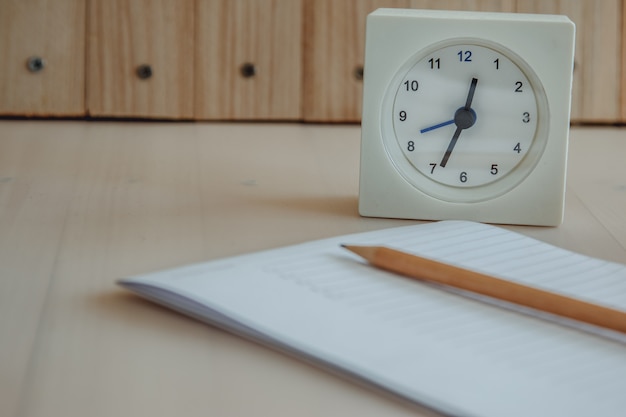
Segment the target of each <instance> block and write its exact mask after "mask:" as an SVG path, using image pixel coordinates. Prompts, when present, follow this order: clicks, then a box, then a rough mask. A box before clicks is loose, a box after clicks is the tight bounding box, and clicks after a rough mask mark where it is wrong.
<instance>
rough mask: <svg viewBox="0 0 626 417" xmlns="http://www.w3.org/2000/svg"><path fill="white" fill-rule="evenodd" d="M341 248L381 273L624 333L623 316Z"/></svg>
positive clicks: (407, 258) (467, 274)
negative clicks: (502, 301)
mask: <svg viewBox="0 0 626 417" xmlns="http://www.w3.org/2000/svg"><path fill="white" fill-rule="evenodd" d="M343 247H344V248H346V249H348V250H349V251H351V252H354V253H356V254H357V255H359V256H361V257H363V258H364V259H366V260H367V261H368V262H369V263H370V264H372V265H373V266H376V267H378V268H381V269H385V270H388V271H392V272H395V273H397V274H401V275H404V276H406V277H409V278H415V279H419V280H424V281H430V282H435V283H438V284H444V285H448V286H451V287H455V288H459V289H462V290H467V291H472V292H474V293H477V294H482V295H486V296H489V297H493V298H496V299H499V300H504V301H508V302H511V303H514V304H518V305H521V306H525V307H531V308H534V309H536V310H540V311H544V312H548V313H551V314H556V315H559V316H562V317H567V318H570V319H574V320H578V321H581V322H584V323H589V324H593V325H596V326H600V327H604V328H608V329H611V330H616V331H619V332H623V333H626V312H624V311H620V310H616V309H613V308H610V307H604V306H601V305H597V304H593V303H589V302H586V301H583V300H579V299H575V298H571V297H568V296H564V295H560V294H556V293H553V292H550V291H546V290H542V289H539V288H534V287H529V286H526V285H523V284H518V283H515V282H511V281H507V280H504V279H500V278H496V277H492V276H489V275H485V274H482V273H480V272H475V271H470V270H467V269H463V268H459V267H456V266H453V265H448V264H445V263H441V262H438V261H434V260H432V259H426V258H422V257H419V256H415V255H411V254H408V253H405V252H401V251H398V250H395V249H390V248H387V247H382V246H351V245H344V246H343Z"/></svg>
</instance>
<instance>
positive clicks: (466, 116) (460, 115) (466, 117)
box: [439, 78, 478, 167]
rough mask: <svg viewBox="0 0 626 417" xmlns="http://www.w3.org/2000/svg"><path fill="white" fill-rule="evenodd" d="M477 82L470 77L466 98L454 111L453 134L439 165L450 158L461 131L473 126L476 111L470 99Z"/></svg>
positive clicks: (445, 162) (444, 163)
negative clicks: (463, 104) (454, 128)
mask: <svg viewBox="0 0 626 417" xmlns="http://www.w3.org/2000/svg"><path fill="white" fill-rule="evenodd" d="M477 84H478V79H477V78H472V82H471V84H470V89H469V92H468V93H467V99H466V100H465V106H463V107H461V108H459V109H458V110H457V111H456V112H455V113H454V119H453V121H454V124H456V130H455V131H454V135H453V136H452V139H451V140H450V143H449V144H448V149H446V153H445V154H444V155H443V158H442V159H441V163H439V165H440V166H442V167H445V166H446V164H447V163H448V159H450V155H451V154H452V151H453V150H454V147H455V146H456V142H457V140H458V139H459V136H460V135H461V132H462V131H463V130H465V129H468V128H470V127H472V126H474V123H476V112H474V110H472V101H473V100H474V92H475V91H476V85H477Z"/></svg>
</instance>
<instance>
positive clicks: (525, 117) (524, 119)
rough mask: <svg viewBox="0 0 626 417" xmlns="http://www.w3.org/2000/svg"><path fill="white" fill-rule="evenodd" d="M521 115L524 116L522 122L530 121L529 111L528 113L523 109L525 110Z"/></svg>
mask: <svg viewBox="0 0 626 417" xmlns="http://www.w3.org/2000/svg"><path fill="white" fill-rule="evenodd" d="M522 116H524V117H523V118H522V122H524V123H528V122H530V113H528V112H527V111H525V112H524V113H523V114H522Z"/></svg>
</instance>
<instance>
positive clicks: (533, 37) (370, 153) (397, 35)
mask: <svg viewBox="0 0 626 417" xmlns="http://www.w3.org/2000/svg"><path fill="white" fill-rule="evenodd" d="M574 36H575V26H574V23H573V22H572V21H570V20H569V19H568V18H567V17H565V16H556V15H531V14H513V13H482V12H454V11H434V10H414V9H411V10H408V9H378V10H376V11H375V12H373V13H371V14H370V15H369V16H368V18H367V30H366V43H365V67H364V68H365V69H364V88H363V115H362V122H361V127H362V134H361V172H360V185H359V213H360V214H361V215H362V216H369V217H390V218H403V219H417V220H448V219H463V220H474V221H480V222H488V223H504V224H525V225H537V226H557V225H559V224H561V222H562V221H563V214H564V202H565V176H566V165H567V145H568V136H569V120H570V105H571V88H572V72H573V65H574ZM455 38H460V39H462V38H468V39H485V40H487V41H490V42H496V43H498V44H500V45H502V46H503V47H504V48H507V49H509V50H511V51H513V52H514V53H515V54H517V55H518V56H519V57H520V58H522V59H523V60H524V61H525V62H526V64H528V66H530V67H531V68H532V69H533V70H534V72H535V74H536V75H537V77H538V79H539V80H540V81H541V83H542V85H543V89H544V91H545V94H546V99H547V103H548V114H549V120H548V121H547V122H548V127H547V134H548V135H549V136H548V139H547V143H546V146H545V149H544V151H543V153H542V155H541V156H540V158H539V160H538V162H537V164H536V166H535V168H534V169H533V170H532V171H531V172H530V174H528V176H527V177H526V178H525V179H524V180H523V181H521V182H520V183H519V184H517V185H516V186H515V187H514V188H512V189H511V190H509V191H508V192H506V193H504V194H501V195H498V196H496V197H494V198H490V199H485V200H482V201H478V202H472V203H459V202H450V201H444V200H441V199H438V198H434V197H432V196H430V195H428V194H427V193H425V192H423V191H420V190H419V189H417V188H416V187H415V186H413V185H412V184H410V183H409V182H408V181H407V180H406V179H405V178H404V177H403V176H402V175H401V174H400V172H399V171H398V169H397V168H396V166H395V165H394V163H393V161H392V159H391V158H390V156H389V153H388V151H387V149H386V148H385V145H384V141H383V138H382V135H383V134H389V133H388V132H385V131H384V129H383V126H382V125H383V123H382V118H383V117H391V113H390V114H388V115H387V114H382V107H383V99H384V97H385V95H386V93H387V89H388V88H390V82H391V80H393V79H394V77H395V76H396V73H397V71H398V70H399V69H400V68H401V67H403V66H404V65H405V64H406V62H407V61H408V60H409V59H411V57H413V56H415V54H416V53H419V51H421V50H423V49H426V48H429V47H430V46H432V45H433V44H436V43H439V42H442V41H446V40H449V39H455ZM391 88H397V86H395V87H394V86H392V87H391Z"/></svg>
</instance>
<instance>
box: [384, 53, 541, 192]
mask: <svg viewBox="0 0 626 417" xmlns="http://www.w3.org/2000/svg"><path fill="white" fill-rule="evenodd" d="M516 61H517V62H519V60H518V59H516V58H515V57H514V56H513V55H512V54H511V53H509V52H508V51H505V50H504V49H503V48H497V47H495V46H490V45H489V46H488V45H480V44H474V43H471V42H461V43H452V44H448V45H445V46H442V47H438V48H435V49H433V50H431V51H429V52H427V53H426V54H424V55H421V56H420V57H418V60H417V61H416V62H415V61H414V62H415V63H414V64H413V65H412V66H410V67H409V69H408V71H406V72H405V73H404V74H403V75H401V76H400V77H399V78H396V80H397V81H395V86H392V88H395V97H394V98H393V105H392V106H391V109H390V110H391V112H392V114H388V115H383V117H391V118H392V119H393V131H394V133H395V139H396V140H397V146H398V147H399V148H400V149H401V151H402V154H403V155H404V157H405V158H406V159H407V160H408V161H409V162H410V164H411V166H412V167H414V168H415V169H416V170H417V171H418V172H419V173H420V174H421V175H423V176H424V177H426V178H428V179H429V180H431V181H434V182H437V183H438V184H440V185H443V186H448V187H458V188H473V187H482V186H485V185H488V184H491V183H494V182H497V181H499V180H501V179H503V178H505V177H507V175H508V174H510V173H511V172H513V171H515V169H516V167H518V166H519V165H520V163H521V162H522V161H523V160H524V158H525V157H526V156H527V155H528V153H529V151H530V150H531V148H532V146H533V141H534V140H535V137H536V134H537V127H538V121H539V119H540V118H541V116H542V115H541V114H540V112H539V111H538V106H537V96H536V93H537V92H536V91H535V90H536V86H535V85H533V83H531V82H530V81H529V77H528V76H527V75H526V73H525V71H523V70H522V68H521V66H520V64H521V63H520V64H518V63H517V62H516Z"/></svg>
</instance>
